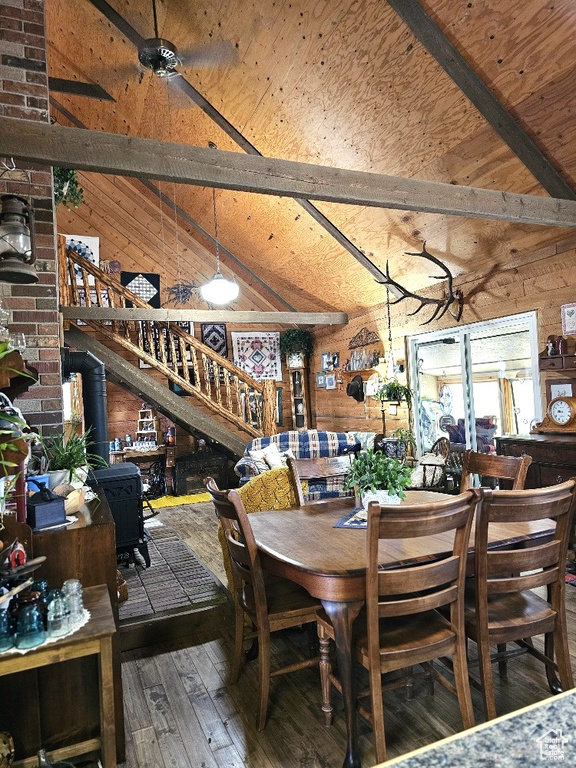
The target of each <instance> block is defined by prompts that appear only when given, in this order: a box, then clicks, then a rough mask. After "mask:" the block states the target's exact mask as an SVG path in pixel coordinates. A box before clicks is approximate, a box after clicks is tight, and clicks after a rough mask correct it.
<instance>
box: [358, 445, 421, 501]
mask: <svg viewBox="0 0 576 768" xmlns="http://www.w3.org/2000/svg"><path fill="white" fill-rule="evenodd" d="M411 479H412V470H411V469H410V468H409V467H408V466H406V463H405V462H404V461H400V460H399V459H391V458H388V456H386V455H385V454H383V453H380V452H374V451H373V450H372V449H368V450H367V451H361V452H360V453H359V454H358V455H357V456H356V457H355V458H354V460H353V461H352V463H351V465H350V472H349V474H348V476H347V478H346V482H345V484H344V487H345V488H347V489H350V488H355V489H356V494H357V495H359V496H360V497H361V499H362V506H364V507H365V508H367V507H368V504H369V503H370V502H371V501H379V502H380V503H381V504H399V503H400V501H401V499H403V498H404V497H405V496H406V494H405V492H404V489H405V488H406V487H407V486H408V485H410V482H411Z"/></svg>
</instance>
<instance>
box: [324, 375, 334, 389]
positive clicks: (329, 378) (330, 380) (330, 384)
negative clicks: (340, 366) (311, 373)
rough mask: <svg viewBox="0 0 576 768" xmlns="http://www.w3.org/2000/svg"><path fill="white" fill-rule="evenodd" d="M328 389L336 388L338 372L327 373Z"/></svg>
mask: <svg viewBox="0 0 576 768" xmlns="http://www.w3.org/2000/svg"><path fill="white" fill-rule="evenodd" d="M326 389H336V374H335V373H327V374H326Z"/></svg>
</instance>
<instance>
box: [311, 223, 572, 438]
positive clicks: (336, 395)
mask: <svg viewBox="0 0 576 768" xmlns="http://www.w3.org/2000/svg"><path fill="white" fill-rule="evenodd" d="M455 286H456V287H458V288H461V289H462V291H463V292H464V297H465V298H464V311H463V313H462V320H461V322H462V323H466V324H467V323H473V322H478V321H481V320H491V319H493V318H497V317H503V316H506V315H513V314H517V313H520V312H527V311H530V310H536V311H537V312H538V341H539V349H540V350H543V349H544V346H545V342H546V338H547V337H548V336H549V335H550V334H553V335H559V334H561V333H562V322H561V316H560V307H561V306H562V304H568V303H571V302H574V301H576V237H571V238H570V239H567V240H564V241H562V242H560V243H558V244H556V245H552V246H547V247H545V248H542V249H539V250H534V251H533V252H532V253H531V254H529V255H528V256H526V255H525V254H523V255H522V256H513V257H511V258H509V259H508V262H507V263H506V264H501V265H499V267H498V269H497V270H494V273H493V274H490V275H482V274H480V273H478V274H471V275H468V276H460V277H457V278H456V279H455ZM382 293H383V295H384V297H385V290H384V289H382ZM427 295H430V296H435V295H438V293H437V292H435V291H433V290H429V291H428V292H427ZM415 308H416V304H415V303H414V302H410V301H404V302H402V303H401V304H399V305H398V306H396V307H394V306H392V308H391V314H392V337H393V346H394V356H395V359H396V362H400V361H403V362H406V347H405V339H406V336H407V335H410V334H413V333H421V332H422V331H423V330H426V329H429V330H430V331H434V330H441V329H444V328H450V327H453V326H454V325H456V323H455V321H454V320H453V318H450V317H449V316H448V315H446V316H445V317H444V318H443V319H442V320H440V321H439V322H433V323H430V325H429V326H426V327H423V326H421V325H420V323H421V322H422V321H423V320H425V319H426V318H428V317H430V313H431V310H430V309H426V308H424V309H423V310H422V311H421V312H420V313H419V314H418V316H417V317H416V318H414V317H408V316H407V313H408V312H412V311H413V310H414V309H415ZM364 327H366V328H368V329H369V330H371V331H375V332H376V333H377V334H378V335H379V336H380V338H381V339H382V346H383V347H387V342H386V339H387V337H388V330H387V323H386V305H385V303H383V304H381V305H378V306H376V307H374V308H373V309H372V310H370V311H369V312H363V313H361V314H358V315H355V316H351V317H350V322H349V324H348V325H347V326H343V327H339V328H334V327H332V328H326V329H322V330H317V331H316V334H315V336H316V349H315V351H314V357H313V361H312V369H313V371H312V374H313V375H312V377H311V378H312V379H313V381H312V387H311V395H312V398H311V403H312V407H313V410H314V413H315V415H316V424H317V426H318V428H321V429H337V430H339V431H340V430H350V429H353V430H362V431H377V432H378V431H380V427H381V419H380V404H379V403H378V402H377V401H376V400H373V399H372V398H368V402H367V403H366V405H365V404H364V403H358V402H356V401H355V400H354V399H353V398H351V397H348V396H347V395H346V383H347V381H349V379H350V375H348V377H346V375H344V376H343V377H342V378H343V384H341V385H339V387H338V389H337V390H324V389H316V387H315V383H314V381H315V375H314V373H315V372H316V371H320V370H321V366H320V355H321V353H322V352H339V353H340V361H341V362H345V361H346V359H347V358H348V357H349V356H350V351H349V350H348V342H349V341H350V339H351V338H352V337H353V336H354V335H355V334H356V333H357V332H358V331H359V330H360V329H361V328H364ZM575 343H576V339H575V338H571V339H569V347H568V351H569V352H570V353H572V352H574V347H575ZM367 375H368V374H364V378H366V377H367ZM572 376H573V377H576V372H572ZM559 377H560V378H564V377H565V376H564V374H563V373H562V371H551V372H542V373H541V375H540V379H541V380H540V383H541V394H542V403H543V408H544V406H545V399H544V395H545V381H546V379H547V378H559ZM399 378H400V380H401V381H404V380H405V374H401V375H400V376H399ZM566 378H570V377H569V376H566ZM407 425H408V410H407V408H406V407H403V408H400V409H399V411H398V416H397V417H392V416H389V415H388V414H387V415H386V426H387V433H388V434H389V433H390V431H392V430H393V429H395V428H396V427H405V426H407Z"/></svg>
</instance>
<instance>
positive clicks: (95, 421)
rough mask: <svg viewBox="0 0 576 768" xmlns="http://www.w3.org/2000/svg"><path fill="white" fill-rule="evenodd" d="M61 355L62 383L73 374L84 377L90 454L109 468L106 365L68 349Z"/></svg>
mask: <svg viewBox="0 0 576 768" xmlns="http://www.w3.org/2000/svg"><path fill="white" fill-rule="evenodd" d="M60 353H61V357H62V377H63V379H64V380H66V379H68V378H69V377H70V374H71V373H80V374H81V375H82V399H83V401H84V424H85V427H86V430H88V429H90V441H91V443H92V445H91V446H90V449H89V450H90V453H95V454H97V455H98V456H100V457H102V458H103V459H104V461H105V462H106V464H108V460H109V442H108V404H107V395H106V368H105V367H104V363H103V362H102V361H101V360H98V358H97V357H95V356H94V355H93V354H92V352H85V351H83V350H82V351H78V352H72V351H71V350H69V349H68V347H63V348H62V349H61V350H60Z"/></svg>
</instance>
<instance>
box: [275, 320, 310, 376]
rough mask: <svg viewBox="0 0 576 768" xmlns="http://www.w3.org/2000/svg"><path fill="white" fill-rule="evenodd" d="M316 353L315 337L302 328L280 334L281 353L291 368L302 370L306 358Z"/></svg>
mask: <svg viewBox="0 0 576 768" xmlns="http://www.w3.org/2000/svg"><path fill="white" fill-rule="evenodd" d="M313 351H314V337H313V336H312V334H311V333H310V331H305V330H303V329H302V328H289V329H288V330H287V331H284V332H283V333H281V334H280V353H281V354H282V355H284V356H285V357H286V360H287V361H288V365H289V366H290V367H291V368H302V367H303V366H304V358H305V357H310V355H311V354H312V352H313Z"/></svg>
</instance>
